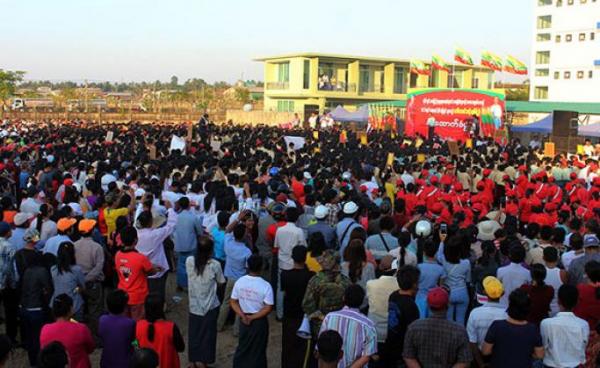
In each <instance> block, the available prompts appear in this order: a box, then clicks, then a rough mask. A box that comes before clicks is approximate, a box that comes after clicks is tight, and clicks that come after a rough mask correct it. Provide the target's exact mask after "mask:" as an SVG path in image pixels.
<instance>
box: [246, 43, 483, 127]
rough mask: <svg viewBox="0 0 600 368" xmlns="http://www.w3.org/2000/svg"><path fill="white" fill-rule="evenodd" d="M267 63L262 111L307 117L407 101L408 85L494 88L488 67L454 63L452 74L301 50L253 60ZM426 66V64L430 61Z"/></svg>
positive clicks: (395, 61)
mask: <svg viewBox="0 0 600 368" xmlns="http://www.w3.org/2000/svg"><path fill="white" fill-rule="evenodd" d="M256 61H262V62H264V63H265V66H264V67H265V72H264V73H265V74H264V83H265V91H264V110H265V111H274V112H296V113H298V114H300V115H301V116H302V115H304V116H309V115H310V113H311V112H313V111H319V112H321V113H322V112H323V111H324V110H326V109H333V108H335V107H336V106H337V105H342V106H344V107H345V108H347V109H348V110H354V109H355V108H356V107H357V106H358V105H360V104H364V103H368V102H374V101H386V100H403V99H406V93H407V91H408V90H409V89H411V88H425V87H436V88H452V87H455V88H478V89H491V88H492V83H493V80H492V78H493V77H492V71H491V70H490V69H488V68H485V67H480V66H473V67H468V66H464V65H458V64H457V65H456V66H455V67H454V73H452V72H445V71H440V70H432V73H431V76H427V75H417V74H411V73H410V72H409V67H410V60H403V59H389V58H378V57H363V56H351V55H332V54H319V53H299V54H290V55H281V56H273V57H264V58H259V59H256ZM428 65H430V64H429V63H428Z"/></svg>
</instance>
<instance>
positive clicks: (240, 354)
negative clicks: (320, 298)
mask: <svg viewBox="0 0 600 368" xmlns="http://www.w3.org/2000/svg"><path fill="white" fill-rule="evenodd" d="M262 267H263V260H262V257H260V256H259V255H252V256H250V258H248V275H246V276H242V277H241V278H239V279H238V280H237V281H236V282H235V285H234V287H233V291H232V292H231V308H232V309H233V311H234V312H235V314H236V315H237V316H238V317H239V319H240V321H241V323H240V331H239V340H238V346H237V348H236V349H235V355H234V357H233V368H242V367H244V368H262V367H266V366H267V344H268V340H269V322H268V320H267V316H268V315H269V313H271V311H272V310H273V289H272V288H271V285H270V284H269V283H268V282H266V281H265V280H263V279H262V278H261V277H260V272H261V271H262Z"/></svg>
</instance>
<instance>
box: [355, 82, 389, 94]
mask: <svg viewBox="0 0 600 368" xmlns="http://www.w3.org/2000/svg"><path fill="white" fill-rule="evenodd" d="M383 92H384V90H383V85H379V84H375V85H372V86H361V87H360V89H359V91H358V93H359V94H363V93H383Z"/></svg>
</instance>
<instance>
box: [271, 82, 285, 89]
mask: <svg viewBox="0 0 600 368" xmlns="http://www.w3.org/2000/svg"><path fill="white" fill-rule="evenodd" d="M289 88H290V82H268V83H267V89H271V90H272V89H280V90H281V89H289Z"/></svg>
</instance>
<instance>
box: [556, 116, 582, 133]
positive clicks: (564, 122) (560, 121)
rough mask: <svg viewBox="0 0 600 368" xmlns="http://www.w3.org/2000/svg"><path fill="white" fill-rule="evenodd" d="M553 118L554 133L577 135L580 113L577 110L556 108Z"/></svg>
mask: <svg viewBox="0 0 600 368" xmlns="http://www.w3.org/2000/svg"><path fill="white" fill-rule="evenodd" d="M553 115H554V118H553V120H552V135H555V136H559V137H570V136H574V137H576V136H577V127H578V125H579V113H578V112H576V111H561V110H554V113H553Z"/></svg>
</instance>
